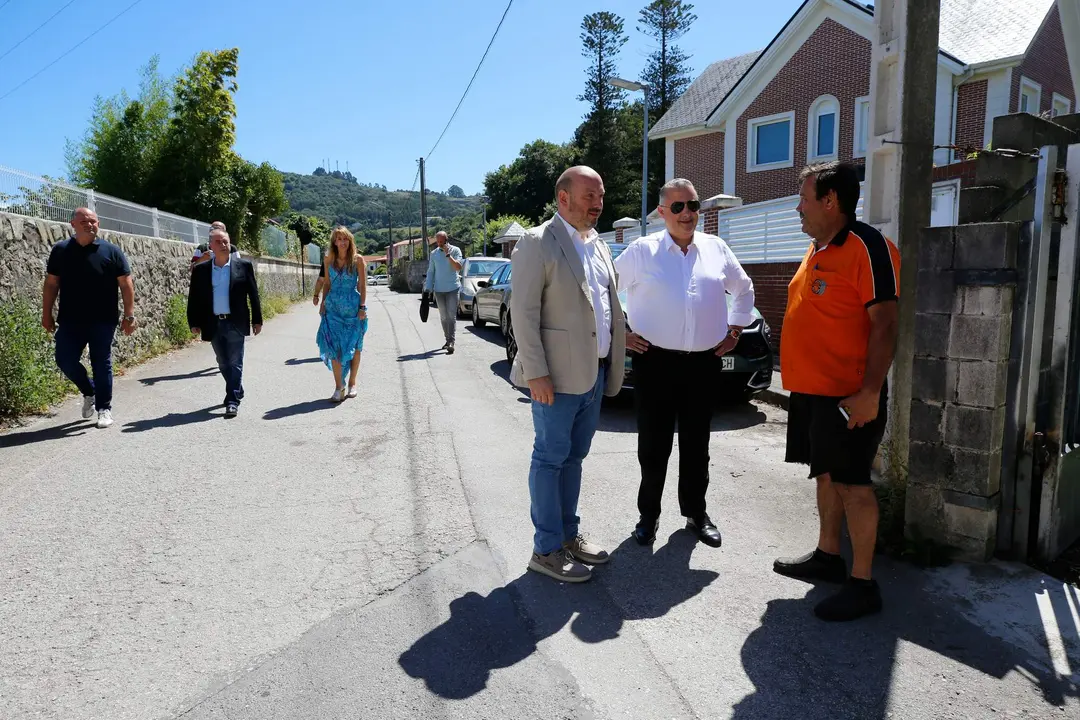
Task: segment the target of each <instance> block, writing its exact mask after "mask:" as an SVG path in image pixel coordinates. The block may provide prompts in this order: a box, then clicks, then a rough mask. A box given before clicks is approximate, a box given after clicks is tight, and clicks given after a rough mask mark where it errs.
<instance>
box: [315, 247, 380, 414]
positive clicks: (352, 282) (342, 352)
mask: <svg viewBox="0 0 1080 720" xmlns="http://www.w3.org/2000/svg"><path fill="white" fill-rule="evenodd" d="M324 262H325V263H326V281H325V282H324V284H323V289H322V305H321V306H320V308H319V312H320V313H321V314H322V321H321V322H320V323H319V334H318V337H317V340H318V343H319V356H320V357H321V358H322V360H323V362H324V363H326V365H327V367H329V368H330V369H331V370H333V371H334V394H333V395H332V396H331V398H330V400H331V402H341V401H342V400H344V399H345V398H347V397H350V398H354V397H356V373H357V372H358V371H359V370H360V351H361V350H363V349H364V333H366V332H367V324H368V322H367V305H366V302H367V282H366V280H367V278H366V277H365V273H364V272H363V268H364V265H363V260H362V258H361V257H360V256H359V255H357V253H356V241H355V240H354V239H353V236H352V233H350V232H349V231H348V230H346V229H345V228H343V227H336V228H334V232H333V233H332V234H331V235H330V251H329V252H327V254H326V259H325V261H324ZM346 364H348V365H349V388H348V390H346V389H345V384H344V382H343V381H342V380H343V378H342V375H343V368H344V366H345V365H346Z"/></svg>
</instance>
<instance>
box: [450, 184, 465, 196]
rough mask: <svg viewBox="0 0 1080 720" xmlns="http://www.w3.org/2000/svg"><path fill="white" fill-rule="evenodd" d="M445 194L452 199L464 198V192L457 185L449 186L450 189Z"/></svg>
mask: <svg viewBox="0 0 1080 720" xmlns="http://www.w3.org/2000/svg"><path fill="white" fill-rule="evenodd" d="M446 194H447V196H449V197H452V198H463V197H465V191H464V190H462V189H461V187H460V186H459V185H451V186H450V189H448V190H447V191H446Z"/></svg>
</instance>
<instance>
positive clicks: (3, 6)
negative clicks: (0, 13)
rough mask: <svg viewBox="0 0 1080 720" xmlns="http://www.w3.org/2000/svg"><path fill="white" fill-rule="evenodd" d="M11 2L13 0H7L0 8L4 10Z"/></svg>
mask: <svg viewBox="0 0 1080 720" xmlns="http://www.w3.org/2000/svg"><path fill="white" fill-rule="evenodd" d="M9 2H11V0H6V2H5V3H4V4H3V5H0V10H3V9H4V8H5V7H7V4H8V3H9Z"/></svg>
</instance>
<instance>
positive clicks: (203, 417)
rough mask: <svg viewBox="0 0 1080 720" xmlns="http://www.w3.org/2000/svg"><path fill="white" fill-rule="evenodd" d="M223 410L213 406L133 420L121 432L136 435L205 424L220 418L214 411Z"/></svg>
mask: <svg viewBox="0 0 1080 720" xmlns="http://www.w3.org/2000/svg"><path fill="white" fill-rule="evenodd" d="M219 408H221V405H220V404H218V405H211V406H209V407H204V408H200V409H199V410H192V411H191V412H186V413H169V414H168V415H162V416H161V417H157V418H150V419H148V420H133V421H131V422H129V423H127V424H126V425H124V428H123V430H121V432H125V433H134V432H146V431H147V430H158V429H160V428H171V427H181V426H183V425H191V424H193V423H197V422H205V421H207V420H213V419H214V418H215V417H219V416H218V415H217V414H216V413H214V410H217V409H219Z"/></svg>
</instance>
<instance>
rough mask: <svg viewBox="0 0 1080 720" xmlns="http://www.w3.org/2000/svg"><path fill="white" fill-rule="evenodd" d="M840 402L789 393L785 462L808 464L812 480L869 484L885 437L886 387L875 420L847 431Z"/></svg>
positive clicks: (838, 399) (887, 395)
mask: <svg viewBox="0 0 1080 720" xmlns="http://www.w3.org/2000/svg"><path fill="white" fill-rule="evenodd" d="M843 399H844V398H842V397H826V396H823V395H803V394H802V393H795V392H793V393H791V398H790V401H789V405H788V430H787V454H786V456H785V457H784V460H785V461H786V462H789V463H800V464H803V465H809V466H810V477H812V478H816V477H821V476H822V475H824V474H825V473H828V474H829V476H830V478H831V480H832V481H833V482H835V483H840V484H842V485H869V484H870V482H871V480H870V470H871V468H872V467H873V465H874V458H875V457H876V456H877V451H878V446H879V445H881V438H882V437H883V436H884V435H885V422H886V420H887V417H888V407H889V393H888V388H887V387H882V388H881V403H880V405H879V406H878V408H879V409H878V416H877V418H876V419H875V420H874V421H873V422H869V423H867V424H866V425H863V426H862V427H861V428H860V427H857V428H855V429H854V430H848V428H847V420H845V419H844V416H843V415H842V414H841V413H840V401H841V400H843Z"/></svg>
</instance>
